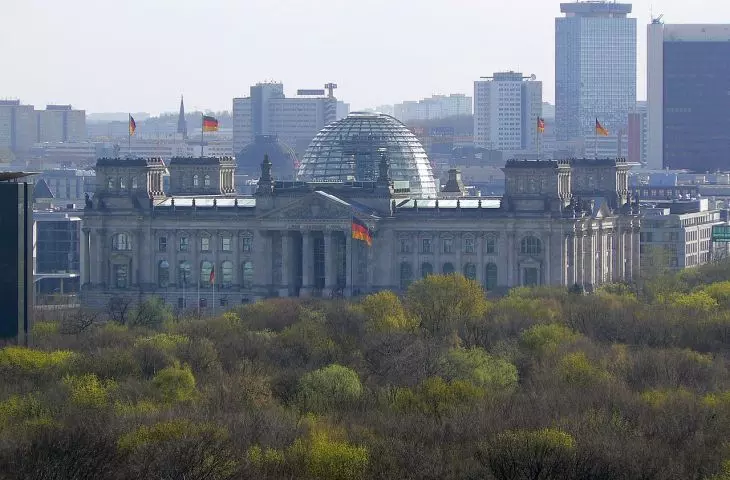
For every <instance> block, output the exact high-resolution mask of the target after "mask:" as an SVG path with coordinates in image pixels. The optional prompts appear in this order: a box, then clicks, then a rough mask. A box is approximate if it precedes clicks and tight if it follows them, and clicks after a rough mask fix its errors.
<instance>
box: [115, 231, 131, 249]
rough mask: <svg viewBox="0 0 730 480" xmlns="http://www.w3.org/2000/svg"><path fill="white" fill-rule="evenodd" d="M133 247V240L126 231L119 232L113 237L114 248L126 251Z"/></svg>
mask: <svg viewBox="0 0 730 480" xmlns="http://www.w3.org/2000/svg"><path fill="white" fill-rule="evenodd" d="M131 249H132V242H130V241H129V235H127V234H126V233H117V234H116V235H114V236H113V237H112V250H117V251H126V250H131Z"/></svg>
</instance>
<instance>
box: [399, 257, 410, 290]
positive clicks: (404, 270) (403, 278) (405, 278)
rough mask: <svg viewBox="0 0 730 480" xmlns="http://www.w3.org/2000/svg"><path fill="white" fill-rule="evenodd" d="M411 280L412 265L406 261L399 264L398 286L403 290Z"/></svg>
mask: <svg viewBox="0 0 730 480" xmlns="http://www.w3.org/2000/svg"><path fill="white" fill-rule="evenodd" d="M412 281H413V267H412V266H411V264H410V263H408V262H401V264H400V288H401V289H403V290H405V289H406V288H408V285H410V284H411V282H412Z"/></svg>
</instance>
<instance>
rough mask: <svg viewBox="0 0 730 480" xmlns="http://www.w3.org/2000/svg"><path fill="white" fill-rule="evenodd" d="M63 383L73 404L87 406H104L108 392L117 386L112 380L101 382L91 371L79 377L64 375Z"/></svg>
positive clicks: (107, 399)
mask: <svg viewBox="0 0 730 480" xmlns="http://www.w3.org/2000/svg"><path fill="white" fill-rule="evenodd" d="M63 384H64V385H65V386H66V388H68V389H69V397H70V399H71V402H72V403H73V404H74V405H77V406H79V407H89V408H100V407H104V406H106V405H107V404H108V402H109V395H110V393H111V392H112V391H113V390H114V389H116V388H117V384H116V382H114V381H113V380H107V381H106V382H102V381H101V380H99V378H98V377H97V376H96V375H94V374H93V373H92V374H86V375H81V376H79V377H75V376H70V375H69V376H66V377H64V378H63Z"/></svg>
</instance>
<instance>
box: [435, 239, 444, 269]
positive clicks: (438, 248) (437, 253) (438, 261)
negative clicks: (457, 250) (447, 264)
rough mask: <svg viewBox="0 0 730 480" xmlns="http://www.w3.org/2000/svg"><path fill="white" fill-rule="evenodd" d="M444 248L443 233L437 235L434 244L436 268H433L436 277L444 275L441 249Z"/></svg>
mask: <svg viewBox="0 0 730 480" xmlns="http://www.w3.org/2000/svg"><path fill="white" fill-rule="evenodd" d="M442 248H443V247H442V246H441V233H440V232H439V233H437V234H436V236H435V238H434V242H433V249H434V251H433V260H434V266H433V273H435V274H436V275H441V274H442V273H444V271H443V266H442V265H441V249H442Z"/></svg>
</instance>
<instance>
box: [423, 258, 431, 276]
mask: <svg viewBox="0 0 730 480" xmlns="http://www.w3.org/2000/svg"><path fill="white" fill-rule="evenodd" d="M429 275H433V265H431V264H430V263H428V262H424V263H422V264H421V277H422V278H426V277H428V276H429Z"/></svg>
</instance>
